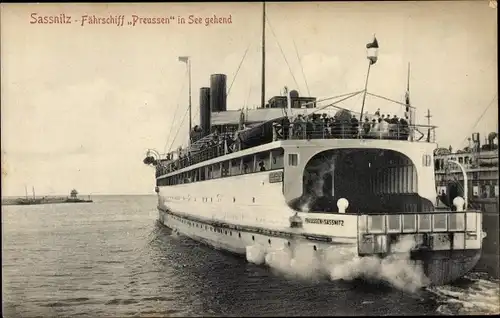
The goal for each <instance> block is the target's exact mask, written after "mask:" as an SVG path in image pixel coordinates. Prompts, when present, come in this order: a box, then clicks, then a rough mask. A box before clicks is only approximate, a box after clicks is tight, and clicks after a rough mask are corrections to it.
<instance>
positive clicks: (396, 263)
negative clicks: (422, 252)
mask: <svg viewBox="0 0 500 318" xmlns="http://www.w3.org/2000/svg"><path fill="white" fill-rule="evenodd" d="M413 246H415V241H414V240H413V239H412V238H407V239H405V240H401V241H400V242H398V243H397V244H396V247H395V248H396V249H397V250H398V251H399V253H397V254H392V255H389V256H388V257H386V258H382V259H381V258H378V257H375V256H373V257H359V256H358V255H357V254H358V253H357V248H356V246H351V245H350V246H341V245H339V246H331V247H329V248H327V249H323V250H318V251H315V250H314V249H313V248H312V247H311V243H307V242H306V241H295V242H294V243H293V244H292V245H291V246H290V247H288V246H285V247H283V248H280V249H274V250H271V251H265V249H264V248H263V247H261V246H259V245H253V246H249V247H247V260H248V261H250V262H253V263H258V264H262V263H265V264H266V265H268V266H269V267H271V268H272V269H275V270H276V271H278V272H280V273H282V274H284V275H285V276H289V277H293V278H299V279H311V280H315V279H319V278H322V277H328V278H329V279H331V280H333V281H335V280H354V279H356V278H363V279H368V280H374V281H385V282H387V283H389V284H391V285H392V286H394V287H395V288H398V289H400V290H404V291H407V292H415V291H417V290H418V289H420V288H421V287H424V286H425V285H426V284H427V283H428V280H427V278H426V277H425V275H424V272H423V269H422V267H421V266H420V265H419V264H417V263H415V262H414V261H411V260H410V250H411V248H412V247H413ZM248 251H250V253H248ZM256 261H258V262H256Z"/></svg>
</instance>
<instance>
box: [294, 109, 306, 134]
mask: <svg viewBox="0 0 500 318" xmlns="http://www.w3.org/2000/svg"><path fill="white" fill-rule="evenodd" d="M305 126H306V123H305V121H304V119H303V118H302V115H298V116H297V117H295V119H294V121H293V135H294V137H295V138H297V139H302V138H304V136H305V130H306V129H305V128H306V127H305Z"/></svg>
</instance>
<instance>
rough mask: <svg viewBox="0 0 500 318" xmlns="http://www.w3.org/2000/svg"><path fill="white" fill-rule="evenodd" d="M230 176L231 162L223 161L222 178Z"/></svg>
mask: <svg viewBox="0 0 500 318" xmlns="http://www.w3.org/2000/svg"><path fill="white" fill-rule="evenodd" d="M227 176H229V161H228V160H226V161H223V162H222V167H221V177H227Z"/></svg>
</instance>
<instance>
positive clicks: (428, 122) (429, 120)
mask: <svg viewBox="0 0 500 318" xmlns="http://www.w3.org/2000/svg"><path fill="white" fill-rule="evenodd" d="M431 117H432V115H431V110H430V109H427V116H425V118H427V126H429V127H428V128H427V142H430V141H431Z"/></svg>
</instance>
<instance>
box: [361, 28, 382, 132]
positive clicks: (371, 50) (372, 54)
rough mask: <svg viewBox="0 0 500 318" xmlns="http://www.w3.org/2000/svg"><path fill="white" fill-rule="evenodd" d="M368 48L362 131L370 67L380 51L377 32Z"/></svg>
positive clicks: (362, 106) (362, 105)
mask: <svg viewBox="0 0 500 318" xmlns="http://www.w3.org/2000/svg"><path fill="white" fill-rule="evenodd" d="M366 50H367V52H366V53H367V56H366V57H367V58H368V72H366V80H365V90H364V93H363V102H362V104H361V115H359V128H360V132H361V127H362V126H363V112H364V110H365V101H366V93H367V89H368V78H370V69H371V67H372V64H375V63H376V62H377V51H378V42H377V37H376V36H375V34H374V35H373V42H371V43H368V44H367V45H366ZM359 138H361V134H359Z"/></svg>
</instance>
